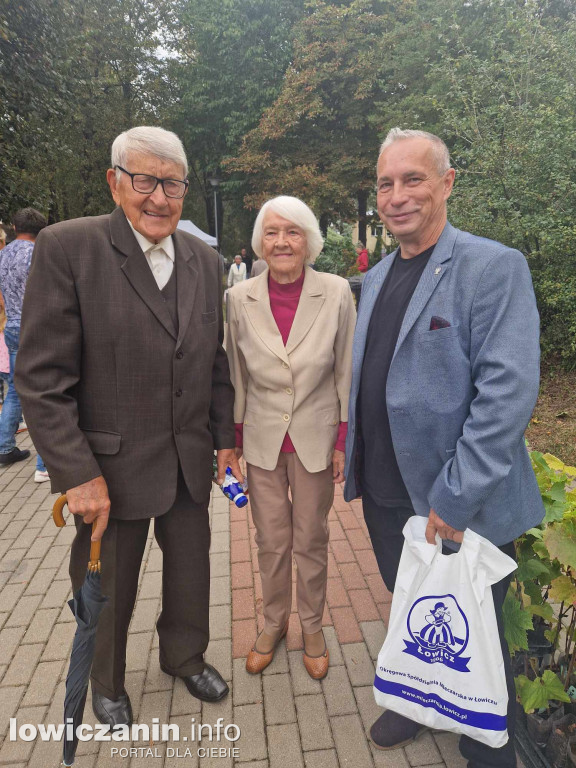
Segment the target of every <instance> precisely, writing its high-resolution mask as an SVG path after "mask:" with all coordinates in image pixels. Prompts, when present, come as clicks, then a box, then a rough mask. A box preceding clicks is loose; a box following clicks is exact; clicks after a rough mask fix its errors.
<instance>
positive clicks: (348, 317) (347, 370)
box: [334, 283, 356, 422]
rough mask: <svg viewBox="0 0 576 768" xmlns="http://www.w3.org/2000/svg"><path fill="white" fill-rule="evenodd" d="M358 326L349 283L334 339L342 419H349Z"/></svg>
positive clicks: (344, 288)
mask: <svg viewBox="0 0 576 768" xmlns="http://www.w3.org/2000/svg"><path fill="white" fill-rule="evenodd" d="M355 327H356V307H355V306H354V298H353V296H352V291H351V290H350V286H349V285H348V283H345V285H344V286H343V288H342V295H341V299H340V312H339V317H338V330H337V332H336V338H335V340H334V377H335V381H336V391H337V392H338V399H339V400H340V421H341V422H343V421H348V399H349V396H350V384H351V382H352V342H353V341H354V329H355Z"/></svg>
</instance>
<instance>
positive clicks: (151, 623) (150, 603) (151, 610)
mask: <svg viewBox="0 0 576 768" xmlns="http://www.w3.org/2000/svg"><path fill="white" fill-rule="evenodd" d="M159 605H160V601H159V600H158V599H156V600H138V602H137V603H136V607H135V608H134V613H133V614H132V621H131V622H130V630H129V631H130V632H150V631H152V630H154V628H155V627H156V619H157V617H158V607H159Z"/></svg>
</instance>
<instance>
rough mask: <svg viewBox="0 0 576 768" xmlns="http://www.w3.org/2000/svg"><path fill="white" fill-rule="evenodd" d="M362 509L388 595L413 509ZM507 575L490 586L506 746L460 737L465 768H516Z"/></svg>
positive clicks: (368, 502) (508, 550)
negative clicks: (501, 674) (503, 697)
mask: <svg viewBox="0 0 576 768" xmlns="http://www.w3.org/2000/svg"><path fill="white" fill-rule="evenodd" d="M362 508H363V511H364V519H365V520H366V525H367V526H368V532H369V533H370V539H371V541H372V546H373V548H374V554H375V555H376V560H377V562H378V568H379V569H380V575H381V576H382V579H383V580H384V583H385V584H386V588H387V589H388V591H389V592H394V585H395V583H396V574H397V572H398V565H399V563H400V555H401V554H402V546H403V544H404V536H403V535H402V529H403V528H404V525H405V524H406V521H407V520H408V518H409V517H411V516H412V515H413V514H414V510H413V509H412V508H407V507H381V506H379V505H378V504H376V502H375V501H374V500H373V499H371V498H370V497H369V496H366V494H365V495H364V497H363V498H362ZM500 549H501V551H502V552H504V554H506V555H508V556H509V557H512V558H514V557H515V552H514V544H513V542H510V543H509V544H504V545H503V546H502V547H500ZM443 551H444V554H445V555H450V554H454V551H453V550H450V549H447V548H446V547H444V550H443ZM510 579H511V575H510V576H506V577H505V578H504V579H502V580H501V581H499V582H498V583H497V584H493V585H492V596H493V599H494V609H495V611H496V621H497V624H498V634H499V637H500V645H501V647H502V656H503V658H504V671H505V674H506V687H507V689H508V713H507V726H508V743H507V744H505V745H504V746H503V747H501V748H500V749H494V748H492V747H488V746H486V745H485V744H481V743H480V742H479V741H476V740H475V739H471V738H470V737H469V736H461V737H460V752H461V754H462V756H463V757H464V758H466V760H468V768H516V752H515V750H514V728H515V723H516V691H515V688H514V677H513V675H512V667H511V664H510V652H509V650H508V644H507V643H506V640H505V639H504V626H503V619H502V605H503V603H504V598H505V597H506V592H507V591H508V585H509V584H510Z"/></svg>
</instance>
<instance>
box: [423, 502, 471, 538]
mask: <svg viewBox="0 0 576 768" xmlns="http://www.w3.org/2000/svg"><path fill="white" fill-rule="evenodd" d="M436 533H438V535H439V536H440V538H441V539H449V540H450V541H455V542H456V544H461V543H462V537H463V536H464V531H457V530H456V528H452V527H451V526H450V525H448V524H447V523H445V522H444V520H442V518H441V517H438V515H437V514H436V512H434V510H433V509H431V510H430V514H429V515H428V525H427V526H426V541H427V542H428V544H436Z"/></svg>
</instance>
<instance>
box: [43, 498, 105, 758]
mask: <svg viewBox="0 0 576 768" xmlns="http://www.w3.org/2000/svg"><path fill="white" fill-rule="evenodd" d="M66 502H67V499H66V496H60V498H59V499H57V500H56V502H55V503H54V508H53V510H52V517H53V518H54V522H55V523H56V525H57V526H58V527H59V528H62V527H63V526H64V525H66V522H65V521H64V516H63V514H62V509H63V508H64V505H65V504H66ZM92 528H93V529H94V525H93V526H92ZM107 600H108V598H107V597H104V596H103V595H102V587H101V584H100V542H99V541H93V542H92V544H91V547H90V561H89V563H88V571H87V573H86V579H85V580H84V584H82V586H81V587H80V589H79V590H78V591H77V592H76V593H75V595H74V597H73V598H72V600H69V601H68V605H69V606H70V610H71V611H72V613H73V614H74V616H75V618H76V623H77V625H78V626H77V628H76V634H75V635H74V642H73V644H72V653H71V654H70V666H69V668H68V675H67V676H66V695H65V697H64V723H65V725H66V727H65V728H64V748H63V755H62V761H63V763H64V765H67V766H69V765H73V763H74V756H75V754H76V747H77V746H78V737H77V735H76V729H77V728H78V726H79V725H80V724H81V723H82V717H83V715H84V704H85V703H86V694H87V692H88V680H89V678H90V668H91V667H92V660H93V658H94V643H95V638H96V627H97V625H98V618H99V616H100V612H101V611H102V608H103V607H104V605H105V604H106V601H107ZM70 726H72V727H71V728H70Z"/></svg>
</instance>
